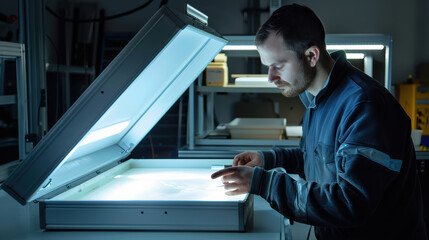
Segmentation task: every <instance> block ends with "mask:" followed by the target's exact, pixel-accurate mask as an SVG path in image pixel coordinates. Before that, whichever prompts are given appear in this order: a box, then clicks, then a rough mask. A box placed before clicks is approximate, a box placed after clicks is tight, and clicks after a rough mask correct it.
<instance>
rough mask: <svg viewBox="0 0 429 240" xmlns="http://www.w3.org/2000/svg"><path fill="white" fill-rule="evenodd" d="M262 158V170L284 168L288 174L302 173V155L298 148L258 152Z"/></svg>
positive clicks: (277, 148)
mask: <svg viewBox="0 0 429 240" xmlns="http://www.w3.org/2000/svg"><path fill="white" fill-rule="evenodd" d="M260 153H261V154H262V156H263V158H264V166H263V167H264V169H266V170H270V169H273V168H277V167H281V168H284V169H285V170H286V171H287V172H288V173H292V174H300V173H302V172H303V169H304V167H303V153H302V151H301V149H300V148H289V149H285V148H279V147H276V148H273V149H272V150H270V151H260Z"/></svg>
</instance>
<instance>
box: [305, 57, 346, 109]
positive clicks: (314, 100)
mask: <svg viewBox="0 0 429 240" xmlns="http://www.w3.org/2000/svg"><path fill="white" fill-rule="evenodd" d="M331 57H332V58H333V59H334V60H335V64H334V66H333V67H332V70H331V72H330V73H329V76H328V79H327V80H326V83H325V85H324V86H323V88H322V89H321V90H320V91H319V93H318V94H317V95H316V96H314V95H313V94H311V93H310V92H308V91H307V90H305V91H304V92H303V93H301V94H300V95H299V98H300V99H301V101H302V103H303V104H304V106H305V107H306V108H317V105H319V103H320V101H321V100H322V99H323V98H324V97H325V96H326V97H327V96H329V94H330V93H331V92H332V91H333V89H335V86H336V85H337V84H338V81H340V79H341V78H342V77H343V76H344V74H345V72H346V70H347V68H348V66H349V65H350V63H349V62H348V61H347V59H346V53H345V52H344V51H336V52H333V53H331Z"/></svg>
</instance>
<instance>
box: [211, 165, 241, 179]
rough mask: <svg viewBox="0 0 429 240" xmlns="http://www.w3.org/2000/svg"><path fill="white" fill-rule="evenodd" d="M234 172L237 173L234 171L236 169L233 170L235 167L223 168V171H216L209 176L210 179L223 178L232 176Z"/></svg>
mask: <svg viewBox="0 0 429 240" xmlns="http://www.w3.org/2000/svg"><path fill="white" fill-rule="evenodd" d="M236 171H237V170H236V168H235V167H229V168H224V169H222V170H219V171H217V172H215V173H213V174H212V175H211V178H212V179H216V178H218V177H221V176H224V175H229V174H233V173H235V172H236Z"/></svg>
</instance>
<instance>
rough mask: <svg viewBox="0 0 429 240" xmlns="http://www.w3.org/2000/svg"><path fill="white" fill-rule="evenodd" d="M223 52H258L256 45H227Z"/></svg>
mask: <svg viewBox="0 0 429 240" xmlns="http://www.w3.org/2000/svg"><path fill="white" fill-rule="evenodd" d="M222 50H225V51H232V50H242V51H245V50H256V46H255V45H226V46H225V47H223V49H222Z"/></svg>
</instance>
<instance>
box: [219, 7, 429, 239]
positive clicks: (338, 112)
mask: <svg viewBox="0 0 429 240" xmlns="http://www.w3.org/2000/svg"><path fill="white" fill-rule="evenodd" d="M324 39H325V32H324V28H323V25H322V23H321V22H320V20H319V19H318V18H317V16H316V15H315V14H314V13H313V12H312V11H311V10H310V9H309V8H307V7H304V6H300V5H296V4H293V5H288V6H284V7H282V8H280V9H278V10H277V11H275V12H274V13H273V15H272V16H271V17H270V18H269V19H268V21H267V22H266V23H265V24H264V25H263V26H262V27H261V28H260V29H259V31H258V33H257V35H256V45H257V49H258V52H259V54H260V58H261V62H262V63H263V64H264V65H266V66H267V67H268V79H269V81H270V82H273V83H274V84H276V85H277V87H278V88H280V89H281V91H282V94H283V95H284V96H286V97H293V96H298V95H299V97H300V98H301V100H302V102H303V103H304V105H305V106H306V113H305V116H304V121H303V137H302V139H301V144H300V148H298V149H283V148H274V149H272V150H271V151H260V152H245V153H242V154H239V155H237V156H236V157H235V158H234V161H233V167H231V168H226V169H223V170H220V171H218V172H216V173H214V174H213V175H212V178H218V177H222V180H223V182H224V184H225V189H226V190H227V192H226V194H228V195H235V194H243V193H247V192H250V193H253V194H257V195H260V196H261V197H263V198H264V199H266V200H267V201H268V202H269V203H270V205H271V207H272V208H274V209H275V210H277V211H278V212H280V213H281V214H283V215H284V216H286V217H287V218H289V219H291V220H295V221H298V222H302V223H306V224H310V225H314V226H315V234H316V237H317V238H318V239H426V238H427V237H426V230H425V226H424V221H423V216H422V197H421V189H420V184H419V179H418V176H417V171H416V161H415V151H414V147H413V144H412V142H411V137H410V131H411V130H410V119H409V118H408V117H407V115H406V113H405V112H404V111H403V110H402V108H401V106H400V105H399V104H398V103H397V101H396V100H395V99H394V97H393V96H392V95H391V94H390V93H389V92H388V91H387V90H386V89H385V88H384V87H383V86H382V85H381V84H379V83H378V82H376V81H375V80H373V79H372V78H370V77H369V76H367V75H365V74H364V73H362V72H361V71H359V70H358V69H356V68H355V67H353V66H352V65H351V64H350V63H349V62H348V61H347V60H346V57H345V53H344V52H335V53H333V54H332V55H329V54H328V52H327V51H326V44H325V40H324ZM279 167H281V168H284V169H285V170H286V171H287V173H293V174H300V176H302V177H303V178H302V179H299V180H298V181H295V180H294V179H292V178H291V177H290V176H289V175H287V174H286V173H285V172H284V171H279Z"/></svg>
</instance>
